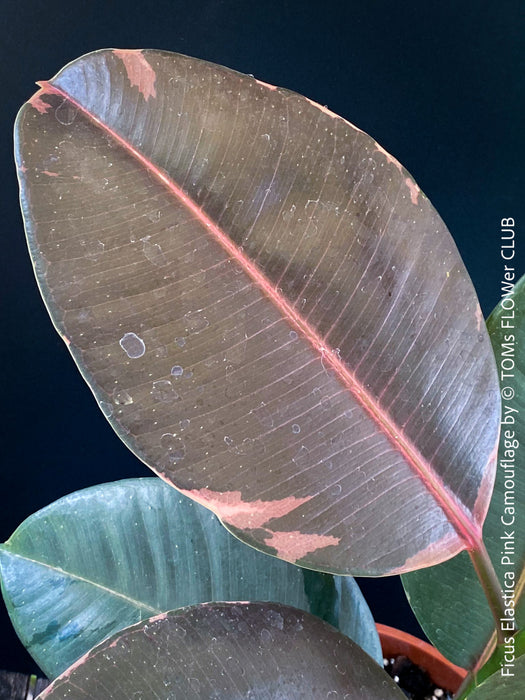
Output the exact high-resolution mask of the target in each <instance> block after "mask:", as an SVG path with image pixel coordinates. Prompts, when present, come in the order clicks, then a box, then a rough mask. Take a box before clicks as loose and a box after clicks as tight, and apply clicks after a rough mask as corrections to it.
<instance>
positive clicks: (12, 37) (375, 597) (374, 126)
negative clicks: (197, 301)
mask: <svg viewBox="0 0 525 700" xmlns="http://www.w3.org/2000/svg"><path fill="white" fill-rule="evenodd" d="M523 9H524V8H523V1H522V0H515V1H513V0H490V1H486V0H485V1H484V2H479V1H477V0H466V1H463V2H461V3H459V2H457V1H454V0H452V1H450V0H449V1H446V0H441V1H440V2H438V1H432V0H430V1H429V0H426V1H425V2H421V0H417V1H416V0H407V1H405V2H402V1H401V2H392V0H389V1H382V0H367V1H366V2H364V1H363V0H361V1H359V2H356V1H354V0H346V2H337V1H330V0H325V1H324V2H315V3H314V2H312V3H308V0H302V1H295V0H288V1H287V0H280V1H277V0H267V1H266V2H260V3H255V2H248V1H243V0H239V1H237V2H236V1H234V0H194V1H193V2H188V1H186V0H171V1H170V0H162V1H160V2H153V1H152V0H150V1H149V2H145V1H144V0H135V1H134V2H133V1H131V2H127V3H125V2H121V1H120V0H116V1H115V2H112V1H111V0H105V1H100V0H84V2H79V1H78V0H70V1H69V2H65V1H63V0H62V1H58V0H45V1H39V0H25V1H22V2H20V0H3V3H2V8H1V10H2V22H3V36H2V44H3V49H4V51H3V58H2V61H1V63H0V71H1V78H2V79H1V83H0V84H1V86H2V111H1V113H2V129H1V131H0V139H1V146H0V147H1V149H2V163H3V165H4V176H3V178H2V191H3V194H4V220H3V227H2V229H3V230H2V247H1V251H2V252H1V255H0V264H1V275H0V281H1V284H2V290H1V299H2V326H1V338H0V352H1V364H0V367H1V371H2V379H1V381H2V400H3V402H2V404H3V405H2V415H1V417H2V420H1V421H0V424H1V427H2V430H3V442H2V455H3V460H2V466H1V471H0V493H1V505H0V541H4V540H5V539H7V538H8V537H9V535H10V534H11V533H12V531H13V530H14V529H15V528H16V527H17V525H18V524H19V523H20V522H21V521H22V520H23V519H24V518H25V517H27V516H28V515H29V514H30V513H32V512H34V511H35V510H37V509H39V508H41V507H43V506H45V505H47V504H48V503H50V502H51V501H54V500H55V499H57V498H59V497H61V496H63V495H65V494H67V493H69V492H71V491H75V490H77V489H80V488H84V487H86V486H90V485H92V484H97V483H101V482H104V481H111V480H114V479H118V478H124V477H133V476H148V475H149V474H150V472H149V470H147V469H146V467H144V466H143V465H142V464H141V463H140V462H138V460H136V459H135V458H134V457H133V456H132V455H131V453H129V452H128V451H127V449H126V448H125V447H124V445H122V444H121V443H120V441H119V439H118V438H117V437H116V436H115V435H114V433H113V432H112V430H111V429H110V428H109V426H108V424H107V423H106V421H105V419H104V418H103V416H102V414H101V412H100V410H99V409H98V407H97V405H96V403H95V401H94V399H93V398H92V396H91V393H90V392H89V391H88V390H87V388H86V386H85V385H84V382H83V380H82V379H81V377H80V374H79V373H78V371H77V369H76V368H75V366H74V365H73V362H72V360H71V358H70V356H69V354H68V352H67V350H66V347H65V346H64V344H63V343H62V341H61V340H60V339H59V337H58V335H57V334H56V333H55V331H54V330H53V328H52V326H51V323H50V321H49V319H48V317H47V314H46V313H45V311H44V307H43V305H42V302H41V300H40V297H39V294H38V292H37V289H36V286H35V283H34V279H33V274H32V270H31V265H30V261H29V257H28V255H27V253H26V247H25V240H24V234H23V226H22V220H21V217H20V213H19V208H18V193H17V184H16V178H15V173H14V168H13V165H12V139H11V133H12V124H13V121H14V118H15V115H16V111H17V109H18V107H19V106H20V105H21V104H22V103H23V102H24V101H25V100H26V99H28V98H29V97H30V95H31V94H32V93H33V92H34V91H35V86H34V82H35V81H36V80H42V79H47V78H50V77H52V76H53V75H54V74H55V73H56V72H57V71H58V70H59V69H60V68H61V67H62V66H63V65H64V64H66V63H67V62H69V61H71V60H72V59H74V58H76V57H77V56H80V55H81V54H83V53H87V52H88V51H92V50H94V49H97V48H106V47H118V48H162V49H168V50H171V51H178V52H180V53H185V54H189V55H192V56H196V57H199V58H204V59H207V60H210V61H214V62H216V63H221V64H224V65H226V66H229V67H230V68H234V69H236V70H239V71H242V72H245V73H252V74H254V75H255V76H256V77H257V78H259V79H261V80H264V81H266V82H269V83H273V84H276V85H281V86H284V87H287V88H290V89H292V90H295V91H297V92H300V93H303V94H305V95H307V96H308V97H310V98H312V99H314V100H315V101H317V102H319V103H321V104H326V105H328V106H329V107H330V109H332V110H333V111H335V112H337V113H339V114H341V115H342V116H344V117H345V118H347V119H348V120H349V121H351V122H353V123H355V124H356V125H357V126H359V127H360V128H362V129H363V130H364V131H367V132H368V133H370V134H371V135H372V136H373V137H374V138H375V139H376V140H377V141H378V142H379V143H380V144H381V145H382V146H383V147H384V148H386V150H388V151H389V152H391V153H392V154H393V155H395V156H396V157H397V158H398V159H399V160H400V161H401V162H402V163H403V165H405V167H407V168H408V170H409V171H410V172H411V173H412V175H413V176H414V178H415V179H416V181H417V182H418V184H419V185H420V187H421V188H422V189H423V191H424V192H425V193H426V194H427V195H428V196H429V197H430V199H431V200H432V202H433V204H434V206H435V207H436V208H437V210H438V211H439V212H440V214H441V216H442V217H443V219H444V220H445V222H446V223H447V225H448V227H449V229H450V231H451V232H452V235H453V236H454V238H455V240H456V242H457V245H458V247H459V250H460V252H461V254H462V256H463V259H464V261H465V264H466V266H467V269H468V270H469V271H470V274H471V275H472V279H473V281H474V284H475V286H476V289H477V291H478V294H479V297H480V300H481V303H482V307H483V310H484V312H485V314H488V313H489V312H490V310H491V309H492V308H493V306H494V305H495V304H496V303H497V301H498V297H499V282H500V278H501V271H502V262H501V259H500V257H499V235H498V234H499V222H500V219H501V218H502V217H509V216H512V217H514V218H516V220H517V221H518V229H520V227H521V225H522V223H523V221H524V220H525V217H524V205H523V183H524V181H523V177H522V167H523V166H522V163H523V161H524V156H525V148H524V141H523V130H522V129H521V125H522V122H523V115H524V104H523V82H522V80H521V76H522V75H523V73H524V66H523V63H524V60H523V59H524V52H523V36H524V32H525V18H524V14H523ZM518 236H521V239H522V243H521V248H522V252H523V251H525V241H524V240H523V233H519V234H518ZM522 259H523V258H522ZM521 271H522V272H523V271H525V268H524V267H523V265H522V266H521ZM458 311H459V312H460V311H461V300H458ZM362 583H363V586H362V587H363V589H364V590H365V594H366V595H367V598H368V600H369V602H370V604H371V607H372V610H373V612H374V614H375V617H376V619H377V620H378V621H380V622H385V623H387V624H392V625H394V626H398V627H403V628H405V629H408V630H409V631H417V627H416V626H415V624H414V622H413V620H412V619H411V617H410V610H409V609H408V607H407V605H406V603H404V601H403V598H402V597H401V596H400V595H399V592H400V585H399V582H398V580H397V579H388V580H375V581H374V580H366V581H363V582H362ZM385 584H388V585H387V586H386V588H387V590H389V591H391V597H390V594H389V595H388V596H387V595H386V594H385V593H384V590H385ZM0 606H1V613H0V614H1V616H2V617H1V619H0V629H1V634H0V668H4V669H8V670H17V671H22V672H29V671H31V670H32V669H34V668H35V666H34V664H33V662H32V661H31V659H30V657H29V656H28V655H27V654H26V652H25V651H24V649H23V647H22V646H21V644H20V643H19V642H18V639H17V637H16V635H15V633H14V631H13V630H12V628H11V625H10V622H9V619H8V617H7V614H6V613H5V609H4V607H3V605H1V604H0Z"/></svg>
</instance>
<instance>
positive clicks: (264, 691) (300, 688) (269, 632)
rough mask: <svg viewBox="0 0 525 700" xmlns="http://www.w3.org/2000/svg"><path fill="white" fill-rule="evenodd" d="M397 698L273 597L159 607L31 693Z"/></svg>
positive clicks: (347, 645) (343, 647) (344, 647)
mask: <svg viewBox="0 0 525 700" xmlns="http://www.w3.org/2000/svg"><path fill="white" fill-rule="evenodd" d="M140 697H144V698H166V697H169V698H173V700H177V699H180V700H193V699H195V700H197V699H198V698H209V699H211V698H214V699H215V700H219V699H222V700H226V699H227V700H241V698H242V700H247V699H253V700H276V699H277V698H286V700H304V698H334V699H335V698H343V697H344V698H346V699H347V700H362V699H363V697H366V698H367V700H376V699H377V700H401V698H403V697H404V696H403V694H402V693H401V691H400V690H399V688H398V687H397V686H396V685H395V684H394V682H393V681H392V680H391V679H390V678H389V677H388V675H387V674H386V673H385V672H384V671H383V669H381V668H379V667H378V665H377V664H376V663H375V662H374V661H373V660H372V659H371V658H370V657H369V656H368V655H367V654H365V653H364V652H363V650H362V649H361V648H360V647H358V646H357V645H356V644H355V643H354V642H352V641H351V640H350V639H348V637H345V636H343V635H342V634H341V633H340V632H338V631H337V630H335V629H334V628H333V627H331V626H330V625H328V624H327V623H326V622H323V621H322V620H320V619H319V618H317V617H314V616H313V615H310V614H308V613H305V612H302V611H300V610H297V609H295V608H290V607H288V606H284V605H278V604H275V603H213V604H204V605H197V606H194V607H190V608H185V609H183V610H176V611H173V612H170V613H165V614H163V615H159V616H157V617H153V618H151V619H150V620H147V621H145V622H141V623H139V624H137V625H134V626H133V627H129V628H127V629H126V630H123V631H122V632H119V633H118V634H116V635H114V636H113V637H111V638H110V639H108V640H106V641H104V642H102V643H101V644H99V645H98V646H97V647H95V649H92V650H91V651H90V652H89V653H88V654H86V656H84V657H83V658H82V659H81V660H80V662H78V663H77V664H75V665H74V666H73V667H72V668H70V669H68V670H67V671H66V672H65V673H64V674H63V675H62V676H61V677H60V678H58V679H57V680H56V681H55V682H54V683H53V684H52V685H51V686H49V688H48V689H47V690H45V691H44V692H43V693H42V694H41V695H40V698H41V700H59V698H64V699H65V698H67V699H68V700H85V698H104V700H129V698H140Z"/></svg>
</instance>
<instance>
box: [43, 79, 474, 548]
mask: <svg viewBox="0 0 525 700" xmlns="http://www.w3.org/2000/svg"><path fill="white" fill-rule="evenodd" d="M38 85H39V86H40V87H41V92H42V93H43V94H45V93H53V94H56V95H59V96H60V97H62V98H64V99H66V100H68V101H69V102H70V103H71V104H72V105H73V106H74V107H76V108H77V109H78V110H79V111H80V112H81V113H82V114H83V115H84V116H85V117H86V118H87V119H89V120H90V121H91V122H93V123H94V124H96V125H97V126H98V127H99V128H100V129H101V130H102V131H103V132H104V133H105V134H106V135H108V136H110V137H111V138H112V139H113V140H114V141H115V142H117V143H118V144H119V145H120V146H121V147H122V148H124V150H125V151H126V152H127V153H129V154H130V155H131V156H133V157H134V158H135V159H136V160H137V161H138V162H139V163H140V164H141V165H142V166H144V168H145V169H146V170H147V171H148V172H149V173H151V174H152V175H153V176H154V177H155V178H156V179H157V180H159V181H160V182H161V183H162V184H163V185H164V186H165V187H166V188H167V189H168V190H169V191H170V192H171V194H172V195H174V196H175V198H176V199H177V200H178V201H179V202H180V203H181V204H182V205H183V206H185V207H186V208H187V210H188V211H190V212H191V213H192V214H193V215H194V216H195V218H196V219H197V220H198V221H200V223H201V224H202V225H203V226H204V228H205V229H206V230H207V231H208V233H209V234H210V235H211V236H212V237H213V238H214V239H215V241H216V242H217V243H219V245H220V246H221V247H222V248H223V250H224V251H225V252H226V253H227V254H228V256H229V257H230V258H231V259H232V260H234V261H235V262H236V263H237V264H238V265H239V266H240V267H241V268H242V270H243V271H244V272H245V274H246V275H248V277H249V278H250V279H251V280H252V282H254V283H255V284H256V285H257V287H258V288H259V289H260V290H261V291H262V292H263V293H264V294H265V296H266V297H267V298H268V299H270V301H271V302H272V303H273V304H274V306H276V307H277V308H278V309H279V311H280V312H281V313H282V315H283V316H284V318H286V319H287V321H288V322H289V323H290V325H291V326H293V327H294V328H295V329H296V330H297V331H298V332H299V333H300V334H301V335H302V336H303V338H305V339H306V340H307V341H308V343H309V344H310V345H311V346H312V347H313V348H314V350H315V351H316V353H317V354H318V355H319V356H320V358H321V359H322V361H323V363H324V365H325V366H327V365H328V366H330V368H331V369H332V370H333V371H334V373H335V374H336V376H337V378H338V379H339V381H340V382H341V383H342V384H343V386H344V387H345V388H346V389H348V390H349V391H350V393H351V394H352V396H353V397H354V399H355V401H356V402H357V403H358V404H359V405H360V406H361V407H362V408H363V409H364V410H365V412H366V413H367V414H368V415H369V416H370V417H371V418H372V420H373V421H374V422H375V423H376V425H377V426H378V428H379V429H380V430H381V431H382V432H383V433H384V435H385V436H386V437H387V438H388V440H389V441H390V443H391V444H392V445H393V446H394V447H395V449H396V450H397V451H398V452H400V453H401V454H402V456H403V457H404V459H405V460H406V462H407V463H408V464H409V465H410V467H411V468H412V470H413V471H414V472H415V473H416V474H417V476H418V477H419V478H420V479H421V481H422V482H423V483H424V484H425V487H426V488H427V489H428V491H429V492H430V493H431V494H432V495H433V497H434V499H435V500H436V502H437V503H438V504H439V506H440V507H441V509H442V510H443V512H444V513H445V515H446V516H447V518H448V520H449V522H450V523H451V525H452V526H453V527H454V529H455V530H456V532H457V534H458V536H459V537H460V539H461V540H463V542H464V544H465V548H466V549H469V550H472V549H477V548H478V547H479V542H480V541H481V528H480V526H479V525H478V524H477V522H475V521H474V520H473V519H472V518H471V517H469V515H468V514H467V512H466V510H465V508H464V506H463V505H462V504H461V503H459V502H458V500H457V498H456V497H455V496H454V494H452V493H451V492H450V490H449V489H448V487H447V486H446V485H445V484H444V483H443V481H442V479H441V477H440V476H439V474H437V473H436V471H435V470H434V469H433V467H432V465H431V464H430V463H429V462H428V461H427V460H426V459H425V458H424V457H423V455H421V453H420V452H419V450H418V449H417V447H416V446H415V445H414V444H413V443H412V442H411V441H410V440H409V438H408V437H407V436H406V435H404V434H403V431H401V430H398V429H397V427H396V425H395V423H394V422H393V421H392V419H391V417H390V416H389V415H388V414H387V413H386V412H385V411H384V410H383V409H382V408H381V406H380V405H379V404H378V402H377V401H376V399H374V397H372V396H371V395H370V393H369V392H368V391H367V390H366V388H365V387H364V386H363V385H362V384H361V383H360V382H359V380H358V379H357V378H356V376H355V375H354V373H353V372H352V371H351V370H350V369H349V368H348V366H347V365H346V364H345V363H344V362H343V361H342V360H341V359H340V358H339V356H338V354H337V353H336V352H334V351H333V350H332V349H331V348H330V347H329V346H328V345H327V344H326V343H325V342H324V341H323V339H322V338H321V337H320V336H319V334H318V333H317V331H316V330H315V329H314V328H313V327H312V326H311V325H310V324H309V323H308V321H307V320H306V319H304V318H303V317H302V316H301V315H300V314H298V313H297V311H296V309H295V308H294V307H293V306H292V305H291V304H290V302H289V301H288V300H287V299H286V298H285V297H284V296H283V294H282V293H281V291H280V290H279V289H278V288H277V287H276V286H274V285H273V284H271V282H270V281H269V280H268V279H267V277H266V276H265V275H264V273H263V272H262V271H261V270H260V269H259V268H258V267H257V265H256V264H255V263H254V262H253V261H252V260H251V259H250V258H249V257H248V256H247V255H246V253H245V252H244V251H243V250H242V249H241V248H240V247H239V246H237V245H236V244H235V243H234V242H233V241H232V239H231V238H230V237H229V236H228V235H227V234H226V233H225V232H224V231H223V230H222V229H221V228H220V227H219V226H217V224H215V223H214V222H213V221H212V220H211V219H210V218H209V216H208V215H207V214H206V213H205V212H204V211H203V210H202V209H201V207H199V206H198V204H197V203H196V202H195V201H194V200H193V199H192V198H191V197H190V196H189V195H188V194H187V193H186V192H185V191H184V190H182V189H181V188H180V187H179V186H178V185H177V184H176V183H175V182H174V181H173V180H172V179H171V178H170V177H169V176H168V175H167V174H166V173H165V172H164V171H163V170H162V169H161V168H159V167H158V166H157V165H156V164H155V163H153V162H152V161H151V160H149V159H148V158H147V157H146V156H145V155H144V154H143V153H141V152H140V151H139V150H138V149H137V148H135V147H134V146H133V145H132V144H131V143H130V142H129V141H128V140H126V139H125V138H124V137H123V136H121V135H120V134H119V133H118V132H116V131H115V130H114V129H113V128H111V127H110V126H108V125H107V124H105V123H104V122H103V121H102V120H100V119H99V118H98V117H97V116H96V115H95V114H93V113H92V112H90V110H89V109H88V108H86V107H85V106H84V105H83V104H81V103H80V102H78V101H77V100H76V99H75V98H74V97H72V96H71V95H70V94H69V93H67V92H66V91H65V90H63V89H62V88H59V87H57V86H55V85H53V84H52V83H51V82H48V81H43V82H40V83H38ZM37 94H38V93H37ZM311 104H313V105H314V106H317V105H316V104H315V103H311Z"/></svg>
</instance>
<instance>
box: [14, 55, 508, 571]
mask: <svg viewBox="0 0 525 700" xmlns="http://www.w3.org/2000/svg"><path fill="white" fill-rule="evenodd" d="M16 153H17V164H18V168H19V178H20V182H21V187H22V197H21V201H22V209H23V213H24V218H25V224H26V231H27V235H28V239H29V246H30V250H31V253H32V256H33V261H34V265H35V270H36V274H37V278H38V281H39V285H40V288H41V291H42V294H43V296H44V299H45V302H46V304H47V306H48V309H49V311H50V314H51V316H52V318H53V321H54V323H55V325H56V327H57V329H58V331H59V333H60V334H61V335H62V336H63V338H64V339H65V341H66V342H67V344H68V346H69V349H70V351H71V353H72V355H73V357H74V359H75V361H76V362H77V364H78V366H79V368H80V370H81V372H82V374H83V375H84V377H85V379H86V380H87V382H88V383H89V384H90V386H91V388H92V390H93V392H94V393H95V395H96V397H97V399H98V401H99V403H100V405H101V407H102V409H103V410H104V412H105V414H106V416H107V417H108V419H109V421H110V423H111V424H112V425H113V427H114V428H115V430H116V431H117V432H118V434H119V435H120V437H121V438H122V439H123V440H124V441H125V442H126V444H127V445H128V446H129V447H130V448H131V449H132V450H133V451H134V452H135V453H136V454H137V455H138V456H139V457H140V458H141V459H142V460H143V461H145V462H146V463H147V464H148V465H149V466H151V467H152V468H153V469H154V471H156V472H157V473H158V474H159V475H160V476H161V477H162V478H163V479H165V480H166V481H168V482H170V483H171V484H173V485H174V486H176V487H177V488H178V489H179V490H181V491H182V492H183V493H185V494H187V495H189V496H190V497H192V498H194V499H195V500H197V501H199V502H200V503H202V504H204V505H206V506H207V507H208V508H210V509H211V510H213V511H214V512H215V513H216V514H217V515H218V516H219V517H220V519H221V520H222V521H223V523H224V524H225V525H226V526H227V527H228V528H229V529H230V530H231V531H232V532H234V533H235V534H236V535H237V536H238V537H240V538H241V539H243V540H245V541H246V542H248V543H250V544H252V545H253V546H255V547H257V548H259V549H261V550H264V551H266V552H268V553H271V554H274V555H277V556H279V557H281V558H283V559H286V560H288V561H294V562H299V563H300V564H301V565H304V566H309V567H311V568H315V569H319V570H325V571H331V572H334V573H343V574H347V573H355V574H361V575H382V574H388V573H398V572H400V571H405V570H411V569H414V568H417V567H420V566H428V565H430V564H433V563H436V562H438V561H442V560H444V559H446V558H448V557H450V556H452V555H453V554H455V553H457V552H458V551H460V550H462V549H465V548H469V547H475V546H476V544H477V543H478V542H479V539H480V536H481V525H482V522H483V519H484V516H485V513H486V510H487V507H488V503H489V498H490V491H491V488H492V483H493V479H494V468H495V459H494V456H495V453H494V450H495V445H496V441H497V436H498V418H499V398H498V396H499V395H498V391H497V377H496V373H495V366H494V360H493V355H492V350H491V347H490V343H489V340H488V336H487V333H486V330H485V327H484V324H483V319H482V316H481V311H480V309H479V305H478V302H477V299H476V296H475V293H474V290H473V288H472V284H471V282H470V279H469V277H468V274H467V272H466V271H465V268H464V266H463V264H462V261H461V259H460V257H459V254H458V251H457V249H456V247H455V245H454V243H453V241H452V238H451V236H450V235H449V233H448V232H447V230H446V228H445V226H444V224H443V222H442V221H441V219H440V218H439V216H438V214H437V213H436V212H435V210H434V209H433V208H432V206H431V204H430V203H429V201H428V199H427V198H426V197H425V196H424V195H423V193H422V192H420V190H419V188H418V187H417V185H416V184H415V183H414V181H413V180H412V178H411V177H410V175H409V174H408V173H407V172H406V171H405V170H404V169H403V168H402V166H401V165H400V164H399V163H398V162H397V161H396V160H395V159H394V158H393V157H392V156H390V155H389V154H387V153H386V152H385V151H384V150H383V149H382V148H381V147H380V146H379V145H378V144H377V143H376V142H375V141H374V140H373V139H372V138H370V137H369V136H368V135H366V134H364V133H363V132H361V131H360V130H359V129H357V128H356V127H354V126H352V125H351V124H349V123H348V122H346V121H344V120H343V119H341V118H340V117H337V116H336V115H334V114H332V113H331V112H329V110H327V109H326V108H322V107H320V106H319V105H316V104H314V103H312V102H311V101H310V100H308V99H306V98H304V97H302V96H300V95H297V94H295V93H292V92H289V91H287V90H284V89H280V88H274V87H272V86H268V85H265V84H263V83H260V82H259V81H257V80H255V79H254V78H251V77H249V76H244V75H241V74H239V73H236V72H234V71H231V70H228V69H226V68H222V67H220V66H216V65H213V64H210V63H206V62H203V61H199V60H196V59H191V58H188V57H185V56H180V55H177V54H171V53H167V52H161V51H119V50H103V51H99V52H95V53H93V54H89V55H87V56H85V57H83V58H81V59H78V60H77V61H75V62H73V63H72V64H70V65H69V66H67V67H66V68H65V69H63V70H62V71H61V72H60V73H59V74H58V75H57V76H56V77H55V78H54V79H53V80H52V81H50V82H48V83H43V84H42V88H41V90H40V91H39V92H38V93H36V95H34V96H33V98H32V99H31V100H30V101H29V102H28V103H27V104H26V105H25V106H24V107H23V108H22V110H21V112H20V114H19V117H18V121H17V132H16Z"/></svg>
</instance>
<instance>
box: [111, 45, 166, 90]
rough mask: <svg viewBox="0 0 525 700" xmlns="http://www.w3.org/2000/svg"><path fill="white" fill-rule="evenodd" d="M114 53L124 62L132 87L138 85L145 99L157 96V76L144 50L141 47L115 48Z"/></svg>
mask: <svg viewBox="0 0 525 700" xmlns="http://www.w3.org/2000/svg"><path fill="white" fill-rule="evenodd" d="M113 53H114V54H115V56H117V57H118V58H120V60H121V61H122V63H123V64H124V68H125V69H126V73H127V76H128V80H129V82H130V83H131V85H132V87H134V86H136V87H138V89H139V92H140V94H141V95H142V96H143V97H144V99H145V100H149V98H150V97H156V96H157V91H156V90H155V80H156V78H157V76H156V75H155V71H154V70H153V68H152V67H151V66H150V64H149V63H148V62H147V61H146V59H145V58H144V55H143V53H142V51H141V50H140V49H133V50H132V49H115V50H114V51H113Z"/></svg>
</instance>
